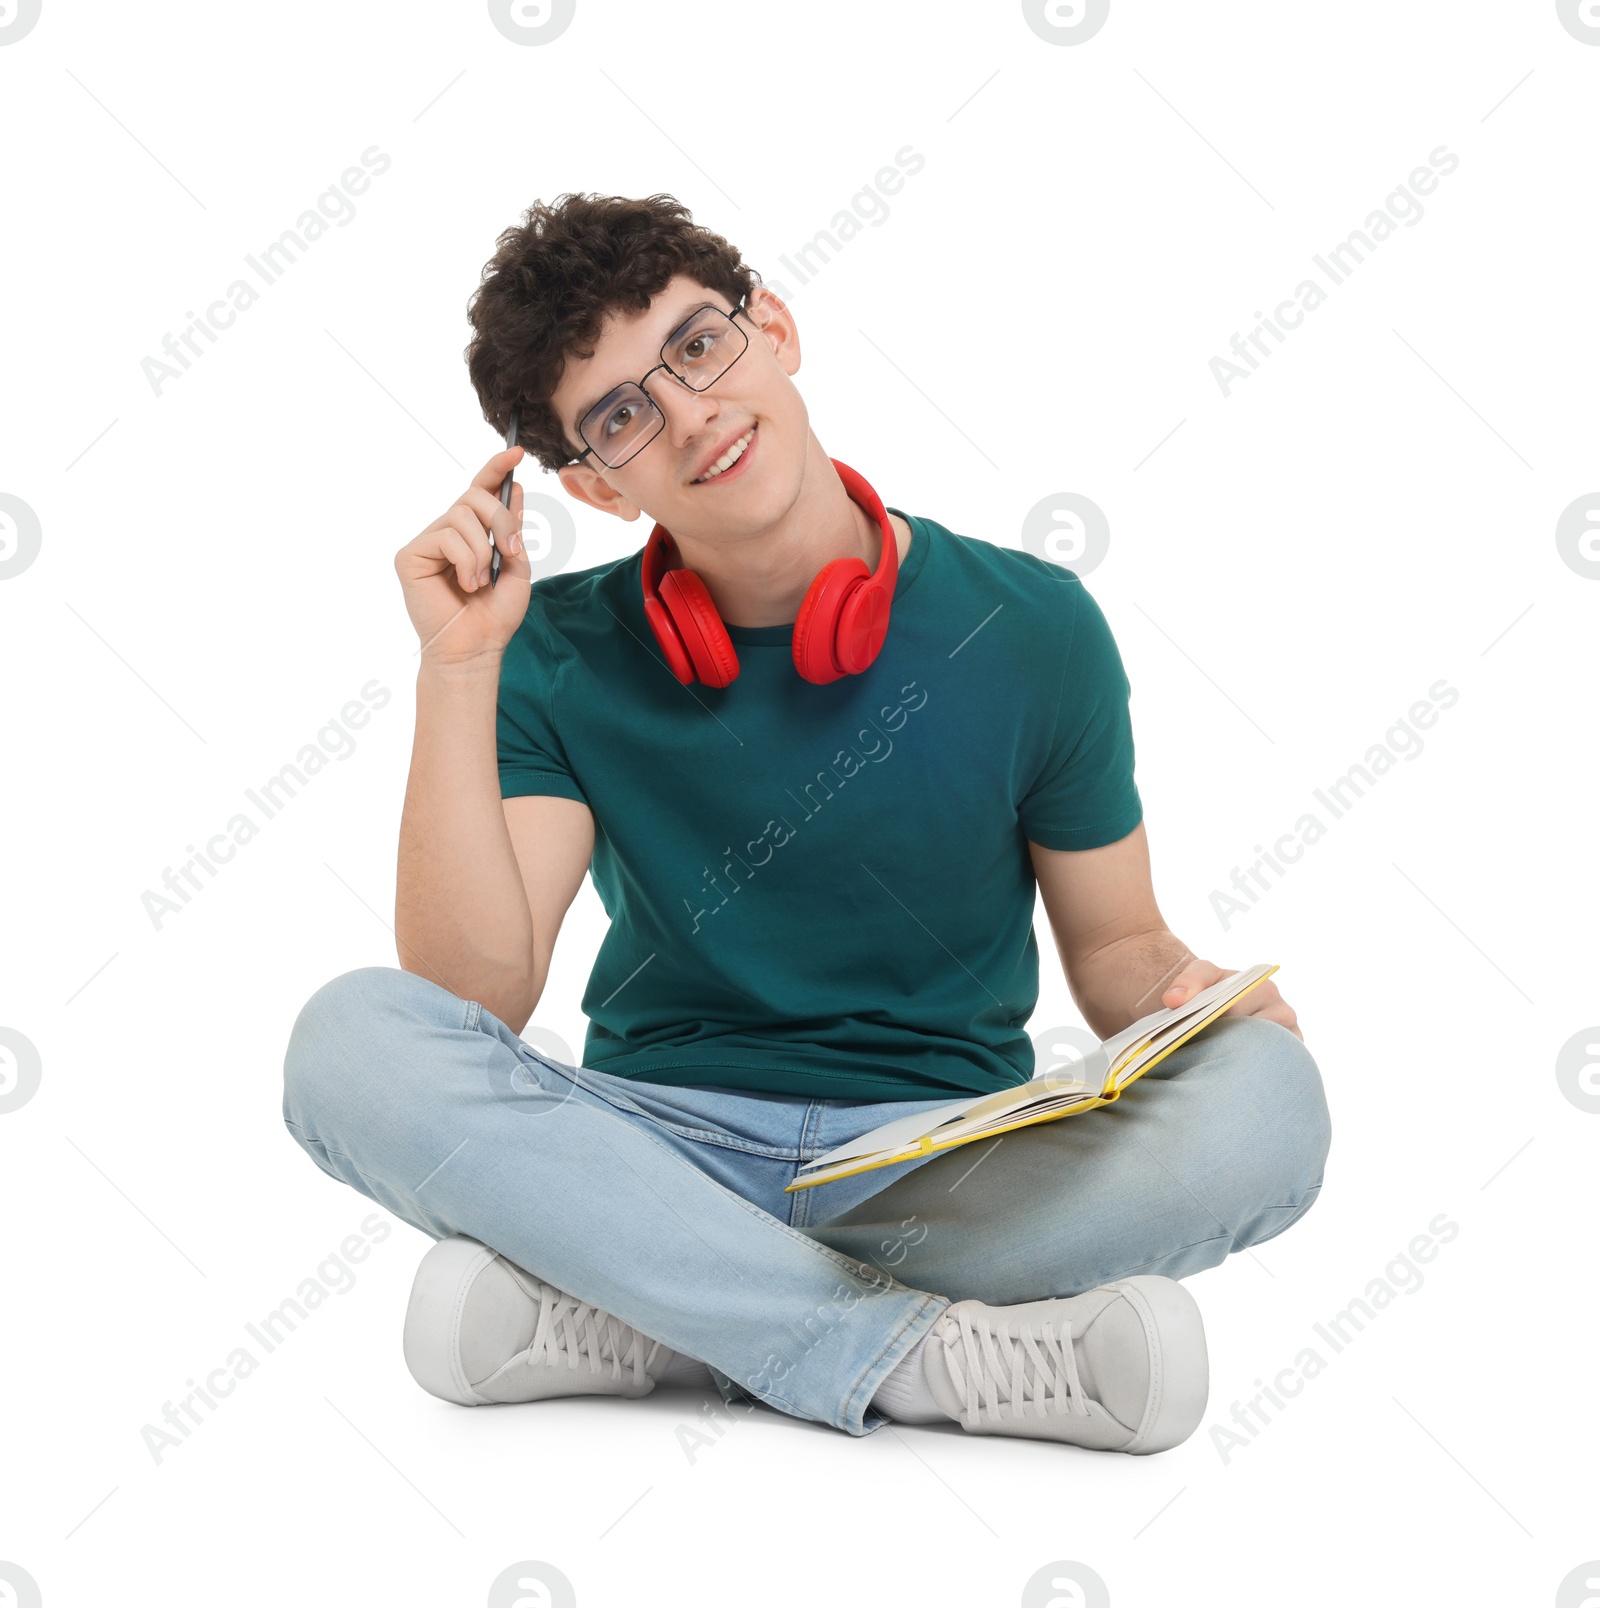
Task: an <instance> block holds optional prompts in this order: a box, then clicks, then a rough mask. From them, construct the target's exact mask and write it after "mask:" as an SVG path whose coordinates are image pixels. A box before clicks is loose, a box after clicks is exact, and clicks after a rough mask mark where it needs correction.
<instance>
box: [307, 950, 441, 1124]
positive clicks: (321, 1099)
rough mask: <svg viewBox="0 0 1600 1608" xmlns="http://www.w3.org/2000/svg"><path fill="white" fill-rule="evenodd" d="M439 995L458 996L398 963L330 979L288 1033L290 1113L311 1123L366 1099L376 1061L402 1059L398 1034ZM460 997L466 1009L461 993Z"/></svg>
mask: <svg viewBox="0 0 1600 1608" xmlns="http://www.w3.org/2000/svg"><path fill="white" fill-rule="evenodd" d="M439 999H443V1000H444V1001H451V1000H454V999H455V996H454V995H451V994H448V993H447V992H446V991H445V990H444V989H442V988H440V987H438V985H437V984H434V983H430V982H429V981H428V980H427V979H426V978H423V977H418V976H416V975H415V974H413V973H411V972H405V971H401V970H399V969H398V968H397V967H393V966H363V967H361V968H359V969H358V970H356V971H349V972H345V973H344V974H343V975H342V976H339V977H335V978H334V979H333V980H332V981H331V982H328V983H324V984H323V985H322V987H321V988H319V989H318V990H317V991H316V993H314V994H313V995H312V996H311V998H310V999H308V1000H307V1001H306V1003H305V1005H304V1006H303V1007H302V1008H301V1010H300V1014H299V1015H298V1016H297V1017H296V1018H295V1023H294V1027H293V1028H292V1029H291V1031H290V1033H289V1043H288V1047H287V1049H286V1050H285V1051H284V1057H283V1114H284V1118H285V1120H286V1121H288V1122H289V1123H290V1125H291V1127H299V1128H301V1129H302V1130H305V1129H307V1128H310V1127H312V1126H314V1125H315V1124H316V1120H317V1117H318V1115H319V1114H321V1113H327V1112H329V1111H330V1109H333V1108H337V1107H339V1106H340V1105H341V1104H343V1103H344V1102H345V1101H347V1100H348V1099H349V1098H350V1097H351V1096H352V1095H354V1096H355V1098H356V1099H357V1100H358V1101H360V1100H362V1099H363V1098H364V1096H363V1093H362V1091H363V1087H364V1085H365V1084H366V1083H367V1080H368V1078H369V1076H370V1075H371V1073H372V1071H373V1070H374V1069H381V1068H382V1067H384V1066H388V1067H391V1068H395V1067H397V1066H399V1065H403V1064H404V1060H405V1058H404V1057H403V1056H398V1055H396V1054H395V1050H396V1043H395V1040H396V1036H397V1034H399V1033H402V1032H404V1031H406V1029H407V1027H408V1025H409V1019H411V1018H414V1017H415V1015H416V1013H417V1012H418V1010H419V1008H425V1007H426V1006H427V1005H429V1004H435V1005H437V1002H438V1000H439ZM455 1004H456V1008H457V1009H458V1010H461V1009H464V1006H463V1005H462V1003H461V1002H460V1001H459V1000H456V1001H455ZM368 1092H370V1091H368Z"/></svg>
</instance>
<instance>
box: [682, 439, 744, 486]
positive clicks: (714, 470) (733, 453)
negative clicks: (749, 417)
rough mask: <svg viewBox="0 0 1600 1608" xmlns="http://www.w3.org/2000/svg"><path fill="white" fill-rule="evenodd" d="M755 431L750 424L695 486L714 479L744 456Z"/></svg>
mask: <svg viewBox="0 0 1600 1608" xmlns="http://www.w3.org/2000/svg"><path fill="white" fill-rule="evenodd" d="M755 433H756V427H755V426H754V425H753V424H752V425H751V426H750V428H749V429H748V430H746V431H745V433H744V434H743V435H742V436H740V437H739V439H738V440H737V441H735V442H734V444H733V445H732V446H731V447H729V448H728V450H727V451H726V452H725V453H723V455H722V456H721V457H720V458H718V459H717V461H716V462H715V463H714V464H712V466H711V467H710V468H709V469H708V470H706V472H705V473H704V474H703V475H701V476H700V477H699V478H698V479H697V480H696V481H695V482H694V484H695V485H697V486H703V485H704V484H705V483H706V481H708V480H715V479H716V477H717V476H718V475H720V474H721V473H722V471H723V470H724V469H731V468H732V467H733V466H734V464H736V463H737V462H738V461H739V460H740V459H741V458H742V457H743V456H744V449H745V448H746V447H748V446H749V445H750V438H751V436H753V435H754V434H755Z"/></svg>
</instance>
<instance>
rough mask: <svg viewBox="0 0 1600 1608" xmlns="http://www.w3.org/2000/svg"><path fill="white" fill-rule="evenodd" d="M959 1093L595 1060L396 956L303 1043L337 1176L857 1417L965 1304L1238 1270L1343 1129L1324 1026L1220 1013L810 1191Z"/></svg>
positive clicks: (771, 1392) (707, 1353) (823, 1418)
mask: <svg viewBox="0 0 1600 1608" xmlns="http://www.w3.org/2000/svg"><path fill="white" fill-rule="evenodd" d="M947 1103H948V1097H946V1098H942V1099H937V1100H925V1101H903V1100H896V1101H869V1100H840V1099H823V1098H815V1097H812V1096H809V1095H779V1094H758V1093H751V1092H747V1091H744V1090H734V1089H724V1088H715V1087H710V1086H690V1087H673V1086H668V1085H665V1084H655V1083H641V1082H638V1081H636V1080H634V1079H631V1078H619V1077H615V1076H612V1075H610V1074H608V1073H605V1072H600V1071H596V1070H593V1069H590V1068H585V1067H572V1066H567V1065H564V1064H563V1063H561V1062H558V1061H554V1060H551V1059H550V1058H548V1057H546V1056H544V1055H541V1054H540V1053H539V1052H538V1051H536V1050H534V1049H533V1048H532V1047H531V1046H530V1045H528V1044H526V1043H524V1042H523V1041H522V1039H521V1038H519V1037H518V1035H517V1034H516V1033H514V1032H512V1030H511V1029H510V1028H509V1027H507V1026H506V1025H505V1023H503V1022H501V1021H499V1020H498V1019H497V1018H496V1017H495V1016H493V1015H492V1014H491V1013H490V1012H489V1011H487V1010H485V1009H484V1008H483V1007H482V1006H481V1005H479V1004H476V1003H474V1002H472V1001H470V1000H463V999H460V998H458V997H457V996H456V995H454V994H452V993H450V992H448V991H447V990H446V989H444V988H441V987H439V986H438V985H437V984H435V983H432V982H429V981H428V980H427V979H425V978H422V977H418V976H415V975H414V974H412V973H409V972H403V971H398V970H394V969H392V968H388V967H369V968H365V969H363V970H360V971H353V972H347V973H346V974H345V975H344V976H342V977H338V978H335V979H334V980H333V981H332V982H331V983H328V984H327V985H325V986H324V987H323V988H321V989H319V990H318V991H317V992H316V993H315V994H314V995H313V996H312V997H311V999H310V1000H309V1001H308V1002H307V1004H306V1006H305V1008H304V1009H303V1010H302V1011H301V1013H300V1016H299V1018H298V1020H297V1021H296V1023H295V1026H294V1030H293V1033H292V1035H291V1037H290V1042H289V1047H288V1052H287V1055H286V1057H285V1061H284V1100H283V1114H284V1121H285V1123H286V1124H287V1125H288V1128H289V1131H290V1133H291V1134H292V1135H293V1136H294V1138H295V1139H296V1140H297V1141H298V1142H299V1144H300V1145H301V1146H303V1147H304V1149H305V1150H307V1151H308V1152H309V1153H310V1155H311V1158H312V1160H313V1161H315V1162H316V1164H317V1165H318V1166H319V1167H320V1168H321V1169H322V1170H323V1171H324V1172H326V1173H328V1174H329V1175H331V1176H332V1177H334V1178H337V1179H339V1180H340V1181H342V1182H343V1183H346V1184H349V1185H350V1186H351V1188H353V1189H356V1190H359V1191H360V1192H361V1193H362V1194H363V1195H366V1196H368V1197H369V1198H370V1199H372V1200H375V1201H376V1202H377V1203H378V1204H379V1205H380V1206H383V1207H385V1208H387V1209H388V1210H389V1211H391V1212H393V1213H394V1214H395V1215H396V1216H397V1217H400V1218H403V1219H404V1220H405V1221H406V1222H408V1223H411V1224H412V1225H414V1226H415V1227H417V1228H419V1229H421V1230H422V1231H423V1232H424V1233H426V1234H428V1235H431V1236H432V1237H434V1238H435V1239H442V1238H445V1237H447V1236H450V1235H457V1234H464V1235H468V1236H470V1237H471V1238H473V1239H476V1240H479V1241H481V1242H482V1243H484V1244H485V1245H488V1246H491V1247H492V1248H493V1249H495V1250H496V1251H498V1252H500V1253H501V1254H502V1255H503V1256H505V1257H507V1258H509V1259H510V1260H511V1261H512V1262H514V1263H515V1264H516V1265H517V1266H518V1267H521V1268H524V1269H526V1270H527V1271H528V1272H530V1273H533V1274H536V1275H537V1276H538V1277H539V1278H540V1279H543V1280H544V1281H545V1282H546V1283H549V1284H553V1285H555V1286H556V1287H557V1288H559V1289H561V1290H563V1291H565V1292H566V1293H567V1294H569V1295H572V1296H575V1297H577V1299H579V1300H580V1301H584V1302H588V1303H590V1304H591V1305H594V1306H597V1307H600V1308H602V1309H603V1310H605V1311H607V1312H610V1313H613V1314H615V1315H616V1316H617V1317H619V1318H621V1319H622V1320H623V1322H625V1323H628V1324H631V1325H633V1326H634V1327H635V1328H637V1329H639V1330H641V1331H642V1332H643V1333H645V1334H646V1335H648V1336H650V1337H651V1338H652V1339H656V1340H659V1341H661V1342H662V1343H663V1344H664V1345H666V1346H670V1347H671V1348H673V1349H674V1350H675V1351H679V1352H682V1353H685V1354H687V1355H688V1356H691V1357H697V1358H699V1359H701V1360H702V1361H704V1362H706V1363H707V1364H708V1365H709V1366H710V1367H711V1369H712V1371H713V1375H714V1376H715V1377H716V1379H717V1381H718V1383H719V1385H723V1386H724V1387H725V1388H724V1394H729V1391H728V1389H727V1388H726V1387H727V1382H728V1381H733V1382H735V1383H736V1384H737V1386H738V1387H739V1390H740V1391H741V1392H742V1393H743V1394H744V1395H745V1396H747V1397H754V1398H756V1399H757V1400H760V1401H763V1402H766V1403H767V1404H768V1405H769V1406H772V1407H774V1408H776V1409H778V1410H779V1411H781V1412H785V1413H790V1414H792V1415H794V1416H795V1417H799V1418H806V1419H812V1420H814V1421H816V1422H818V1423H823V1424H828V1425H831V1426H832V1427H833V1428H836V1429H841V1430H844V1431H845V1432H846V1433H848V1434H851V1435H865V1434H869V1433H870V1432H871V1431H873V1430H875V1429H877V1428H879V1427H880V1426H881V1425H882V1424H883V1423H884V1422H885V1421H886V1420H885V1419H884V1417H883V1415H882V1414H881V1413H879V1412H877V1411H876V1410H875V1409H873V1408H872V1407H871V1405H870V1404H871V1400H872V1396H873V1394H874V1392H875V1391H876V1390H877V1389H878V1387H879V1385H880V1384H881V1383H882V1382H883V1380H884V1379H885V1378H886V1377H887V1375H888V1374H889V1373H890V1372H891V1371H892V1369H893V1368H894V1366H895V1365H896V1364H897V1363H898V1362H899V1361H900V1360H901V1358H902V1357H903V1356H905V1354H906V1353H907V1352H908V1351H909V1350H910V1349H911V1348H912V1347H913V1346H914V1345H915V1344H916V1343H917V1342H918V1341H919V1340H920V1339H921V1338H922V1336H923V1335H924V1334H925V1333H926V1332H927V1331H928V1330H929V1329H930V1328H931V1327H932V1326H933V1324H934V1322H935V1321H936V1320H937V1319H938V1317H939V1315H940V1313H941V1312H943V1311H944V1309H945V1308H946V1307H947V1306H948V1305H949V1304H950V1303H951V1302H952V1301H959V1300H967V1299H977V1300H981V1301H985V1302H988V1303H990V1304H992V1305H1011V1304H1014V1303H1018V1302H1024V1301H1037V1300H1043V1299H1045V1298H1048V1297H1052V1296H1066V1295H1076V1294H1078V1293H1080V1292H1081V1291H1084V1290H1089V1289H1093V1288H1095V1287H1096V1286H1098V1285H1102V1284H1106V1283H1109V1282H1110V1281H1112V1280H1114V1279H1118V1278H1123V1277H1126V1276H1127V1275H1129V1274H1134V1273H1160V1274H1165V1275H1167V1276H1168V1277H1171V1278H1183V1277H1185V1276H1186V1275H1188V1274H1191V1273H1195V1272H1198V1271H1199V1270H1200V1269H1202V1268H1208V1267H1215V1266H1216V1265H1217V1264H1218V1263H1219V1262H1221V1261H1222V1259H1223V1258H1224V1257H1225V1256H1227V1255H1228V1253H1229V1252H1230V1251H1238V1250H1242V1249H1243V1248H1244V1247H1246V1246H1250V1245H1259V1244H1260V1243H1261V1242H1262V1241H1263V1240H1269V1239H1271V1238H1272V1237H1273V1236H1274V1235H1276V1234H1281V1233H1282V1232H1283V1230H1284V1229H1286V1228H1287V1227H1289V1225H1290V1224H1291V1223H1293V1222H1294V1221H1295V1220H1296V1219H1297V1218H1299V1217H1300V1216H1301V1215H1302V1214H1303V1213H1304V1212H1305V1211H1306V1210H1307V1209H1308V1208H1309V1207H1310V1205H1311V1203H1312V1202H1313V1201H1314V1200H1315V1199H1316V1197H1317V1192H1318V1190H1319V1189H1320V1188H1321V1186H1322V1171H1323V1163H1324V1161H1325V1160H1326V1157H1327V1154H1328V1147H1329V1142H1330V1138H1331V1125H1330V1121H1329V1116H1328V1107H1327V1103H1326V1100H1325V1098H1324V1095H1323V1087H1322V1079H1321V1076H1320V1074H1319V1072H1318V1070H1317V1065H1316V1062H1315V1061H1314V1060H1313V1059H1312V1056H1311V1054H1310V1052H1309V1051H1308V1050H1307V1049H1306V1047H1305V1046H1304V1044H1302V1043H1301V1041H1300V1040H1299V1039H1298V1038H1297V1037H1296V1036H1295V1035H1294V1034H1293V1033H1291V1032H1290V1031H1289V1030H1288V1029H1287V1028H1286V1027H1283V1026H1281V1025H1279V1024H1278V1023H1276V1022H1269V1021H1266V1020H1264V1019H1262V1018H1260V1017H1222V1018H1219V1019H1218V1020H1217V1021H1216V1022H1214V1023H1212V1025H1211V1026H1210V1027H1208V1028H1206V1029H1205V1031H1204V1032H1202V1033H1200V1034H1198V1035H1197V1036H1196V1037H1195V1038H1193V1039H1191V1040H1190V1041H1189V1042H1188V1043H1187V1044H1184V1045H1182V1046H1180V1047H1179V1048H1178V1049H1176V1050H1174V1051H1173V1052H1172V1053H1171V1054H1170V1055H1168V1056H1167V1058H1166V1059H1165V1060H1163V1061H1162V1062H1160V1063H1159V1064H1158V1065H1157V1066H1156V1067H1154V1068H1153V1069H1152V1070H1151V1071H1149V1072H1147V1073H1146V1074H1145V1075H1144V1077H1143V1078H1141V1079H1140V1080H1139V1081H1138V1082H1136V1083H1134V1084H1132V1085H1131V1086H1130V1087H1129V1088H1128V1089H1126V1090H1125V1091H1124V1092H1123V1094H1122V1095H1121V1097H1120V1098H1119V1099H1118V1100H1117V1101H1115V1102H1114V1103H1113V1104H1111V1105H1109V1106H1104V1107H1100V1108H1098V1109H1096V1110H1093V1111H1088V1112H1083V1113H1080V1114H1079V1115H1077V1116H1075V1117H1068V1118H1065V1119H1063V1120H1061V1121H1057V1122H1047V1123H1039V1124H1035V1125H1033V1126H1030V1127H1025V1128H1020V1129H1016V1130H1014V1131H1012V1132H1011V1133H1007V1134H1003V1135H1000V1136H999V1137H998V1138H991V1139H982V1140H977V1141H975V1142H973V1143H971V1144H967V1145H958V1146H956V1147H955V1148H954V1149H952V1150H948V1151H944V1152H936V1153H934V1154H933V1155H931V1156H924V1157H919V1158H917V1159H915V1160H912V1161H907V1162H902V1163H899V1164H897V1165H895V1166H892V1167H883V1168H878V1169H876V1170H873V1171H871V1172H863V1173H857V1174H855V1175H854V1176H853V1177H850V1178H844V1179H840V1180H838V1181H836V1182H834V1183H830V1184H819V1185H815V1186H813V1187H811V1188H809V1189H803V1190H798V1191H796V1192H795V1193H793V1194H788V1195H786V1194H785V1193H784V1186H785V1185H786V1184H788V1183H791V1182H792V1181H793V1180H794V1179H795V1178H796V1176H797V1175H798V1171H799V1164H800V1163H801V1161H803V1160H806V1159H808V1158H811V1157H814V1156H818V1155H821V1154H823V1153H825V1152H826V1151H828V1150H831V1149H833V1148H834V1147H835V1146H837V1145H841V1144H844V1143H845V1142H846V1141H847V1140H850V1139H852V1138H855V1137H856V1136H857V1135H859V1134H862V1133H865V1132H866V1131H867V1130H868V1129H870V1128H874V1127H877V1126H879V1125H880V1124H882V1123H884V1122H888V1121H890V1120H891V1119H892V1118H895V1117H900V1116H906V1115H909V1114H910V1113H911V1112H912V1111H913V1110H917V1109H930V1110H931V1109H932V1108H933V1107H935V1106H938V1105H942V1104H947ZM730 1399H731V1396H730Z"/></svg>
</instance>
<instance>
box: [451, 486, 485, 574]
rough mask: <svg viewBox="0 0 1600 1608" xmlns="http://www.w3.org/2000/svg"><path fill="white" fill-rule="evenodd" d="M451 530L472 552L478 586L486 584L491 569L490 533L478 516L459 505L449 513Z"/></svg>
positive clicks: (461, 504)
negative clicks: (464, 541) (487, 572)
mask: <svg viewBox="0 0 1600 1608" xmlns="http://www.w3.org/2000/svg"><path fill="white" fill-rule="evenodd" d="M449 520H450V528H451V529H452V530H454V531H456V532H457V533H458V534H459V535H460V536H462V537H463V538H464V539H465V540H466V543H467V546H468V547H469V548H470V549H471V551H472V557H473V570H472V573H473V574H474V575H475V576H478V577H479V580H478V584H479V585H480V586H482V585H484V584H485V580H486V575H485V572H486V571H487V570H488V568H489V554H490V548H489V533H488V531H486V530H485V529H484V528H483V526H482V525H481V524H480V523H479V521H478V516H477V515H476V514H475V513H474V512H473V511H472V510H471V509H470V508H468V507H467V506H466V504H465V503H457V504H456V505H455V507H454V508H452V509H451V510H450V513H449Z"/></svg>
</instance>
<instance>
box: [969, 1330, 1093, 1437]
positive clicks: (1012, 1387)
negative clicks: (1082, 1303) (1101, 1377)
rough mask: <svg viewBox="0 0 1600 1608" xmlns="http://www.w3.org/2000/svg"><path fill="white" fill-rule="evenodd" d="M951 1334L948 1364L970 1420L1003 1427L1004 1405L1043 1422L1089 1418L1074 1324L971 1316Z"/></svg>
mask: <svg viewBox="0 0 1600 1608" xmlns="http://www.w3.org/2000/svg"><path fill="white" fill-rule="evenodd" d="M951 1329H953V1331H954V1332H953V1333H952V1332H949V1331H947V1333H946V1335H945V1338H944V1347H945V1363H946V1365H947V1366H948V1367H949V1370H950V1377H951V1379H952V1381H954V1383H955V1387H956V1391H957V1393H958V1394H959V1395H960V1396H961V1397H962V1398H963V1400H964V1402H965V1412H964V1414H963V1417H964V1418H965V1419H967V1420H970V1421H971V1422H974V1423H979V1424H982V1423H995V1422H998V1420H999V1418H1000V1409H1001V1406H1002V1405H1006V1406H1009V1407H1010V1408H1011V1409H1012V1414H1013V1416H1016V1415H1019V1414H1021V1413H1023V1412H1024V1411H1027V1410H1029V1409H1031V1410H1032V1412H1033V1413H1034V1415H1035V1416H1036V1417H1039V1418H1044V1417H1047V1416H1048V1415H1049V1414H1050V1413H1052V1412H1056V1413H1077V1414H1080V1415H1081V1416H1083V1417H1087V1416H1088V1415H1089V1404H1088V1402H1087V1401H1086V1400H1085V1399H1084V1394H1083V1386H1082V1385H1081V1384H1080V1383H1079V1382H1078V1359H1077V1357H1076V1355H1075V1354H1074V1352H1073V1349H1072V1324H1071V1322H1070V1321H1068V1320H1063V1321H1061V1322H1060V1323H1055V1324H1052V1323H1039V1324H1029V1323H1022V1322H1019V1321H1017V1320H1015V1319H1007V1318H986V1317H985V1316H984V1315H983V1314H982V1313H981V1312H973V1311H967V1312H958V1313H957V1314H956V1315H955V1317H954V1318H953V1319H952V1322H951ZM980 1388H981V1390H982V1393H983V1402H982V1404H981V1405H980V1404H979V1401H978V1394H979V1390H980Z"/></svg>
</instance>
